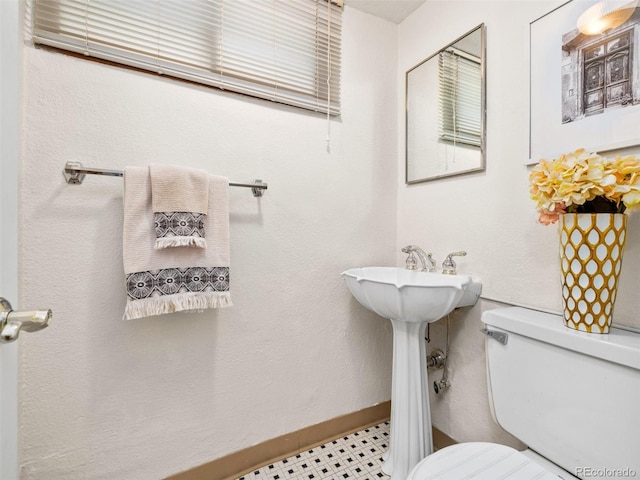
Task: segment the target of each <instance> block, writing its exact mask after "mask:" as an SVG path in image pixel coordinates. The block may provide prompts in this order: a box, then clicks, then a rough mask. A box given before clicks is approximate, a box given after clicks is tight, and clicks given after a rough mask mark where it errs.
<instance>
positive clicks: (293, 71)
mask: <svg viewBox="0 0 640 480" xmlns="http://www.w3.org/2000/svg"><path fill="white" fill-rule="evenodd" d="M340 3H341V2H340ZM32 4H33V12H32V16H33V26H34V28H33V33H34V34H33V38H34V42H35V43H37V44H42V45H47V46H50V47H55V48H59V49H63V50H68V51H71V52H75V53H78V54H83V55H86V56H89V57H95V58H99V59H103V60H107V61H110V62H114V63H116V64H122V65H126V66H130V67H135V68H139V69H142V70H146V71H150V72H154V73H156V74H161V75H168V76H172V77H177V78H181V79H184V80H189V81H193V82H197V83H202V84H206V85H210V86H214V87H217V88H220V89H222V90H230V91H234V92H238V93H242V94H246V95H251V96H254V97H258V98H263V99H267V100H271V101H274V102H279V103H285V104H288V105H293V106H296V107H301V108H306V109H309V110H314V111H319V112H325V113H327V112H328V113H331V114H339V113H340V103H339V99H340V81H339V80H340V39H341V15H342V12H341V8H340V7H339V6H337V5H336V4H335V0H331V2H328V1H327V0H180V1H175V0H32Z"/></svg>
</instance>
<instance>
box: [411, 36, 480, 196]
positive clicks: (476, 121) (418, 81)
mask: <svg viewBox="0 0 640 480" xmlns="http://www.w3.org/2000/svg"><path fill="white" fill-rule="evenodd" d="M485 90H486V88H485V26H484V24H481V25H479V26H477V27H476V28H474V29H473V30H471V31H470V32H468V33H466V34H464V35H463V36H461V37H460V38H458V39H457V40H455V41H454V42H452V43H450V44H449V45H447V46H446V47H444V48H442V49H441V50H440V51H438V52H436V53H434V54H433V55H431V56H430V57H429V58H427V59H426V60H424V61H422V62H421V63H419V64H418V65H416V66H415V67H413V68H411V69H410V70H408V71H407V73H406V156H407V158H406V183H408V184H411V183H419V182H426V181H429V180H435V179H437V178H443V177H449V176H452V175H460V174H464V173H470V172H478V171H482V170H484V168H485V155H484V152H485V117H486V100H485Z"/></svg>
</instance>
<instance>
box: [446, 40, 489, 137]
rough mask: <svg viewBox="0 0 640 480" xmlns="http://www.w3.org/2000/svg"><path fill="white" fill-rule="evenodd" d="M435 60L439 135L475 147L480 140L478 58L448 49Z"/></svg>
mask: <svg viewBox="0 0 640 480" xmlns="http://www.w3.org/2000/svg"><path fill="white" fill-rule="evenodd" d="M438 62H439V63H438V66H439V69H438V70H439V76H440V78H439V92H438V105H439V110H440V122H439V135H440V138H441V139H442V140H445V141H449V142H453V143H460V144H465V145H473V146H478V147H479V146H481V139H482V126H481V122H482V81H481V80H482V78H481V75H482V72H481V69H480V59H475V58H474V57H472V56H471V55H468V54H466V53H464V52H461V51H458V50H456V49H453V48H450V49H448V50H445V51H443V52H441V53H440V54H439V58H438Z"/></svg>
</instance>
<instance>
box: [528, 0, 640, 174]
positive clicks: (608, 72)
mask: <svg viewBox="0 0 640 480" xmlns="http://www.w3.org/2000/svg"><path fill="white" fill-rule="evenodd" d="M530 54H531V57H530V62H531V64H530V68H531V70H530V131H529V133H530V138H529V141H530V146H529V161H530V162H531V163H535V162H537V161H538V160H539V159H541V158H547V159H551V158H555V157H557V156H558V155H560V154H562V153H567V152H570V151H573V150H575V149H577V148H585V149H587V150H589V151H595V152H602V151H607V150H614V149H619V148H625V147H630V146H634V145H640V8H638V0H635V1H625V0H609V1H595V0H584V1H583V0H574V1H569V2H567V3H565V4H563V5H561V6H560V7H558V8H556V9H555V10H553V11H551V12H549V13H547V14H546V15H544V16H542V17H540V18H538V19H536V20H535V21H533V22H531V25H530Z"/></svg>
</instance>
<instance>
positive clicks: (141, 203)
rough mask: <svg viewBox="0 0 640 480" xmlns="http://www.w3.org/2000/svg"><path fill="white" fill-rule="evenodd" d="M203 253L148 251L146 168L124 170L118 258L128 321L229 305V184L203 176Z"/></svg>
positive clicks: (150, 239) (149, 218)
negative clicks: (205, 184) (205, 182)
mask: <svg viewBox="0 0 640 480" xmlns="http://www.w3.org/2000/svg"><path fill="white" fill-rule="evenodd" d="M208 196H209V202H208V204H209V209H208V211H207V215H206V217H205V218H206V222H205V227H206V229H207V232H208V233H207V237H208V239H209V245H208V246H207V248H204V249H202V248H164V249H160V250H156V249H155V248H154V244H155V240H156V236H155V229H154V220H153V215H151V213H152V206H151V204H152V200H151V180H150V176H149V169H148V168H147V167H127V168H125V170H124V225H123V259H124V273H125V277H126V287H127V304H126V308H125V312H124V316H123V319H125V320H130V319H134V318H141V317H146V316H151V315H161V314H165V313H172V312H178V311H182V310H196V311H201V310H203V309H206V308H216V307H227V306H231V305H232V304H231V296H230V293H229V181H228V179H226V178H224V177H219V176H214V175H210V176H209V192H208Z"/></svg>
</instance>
